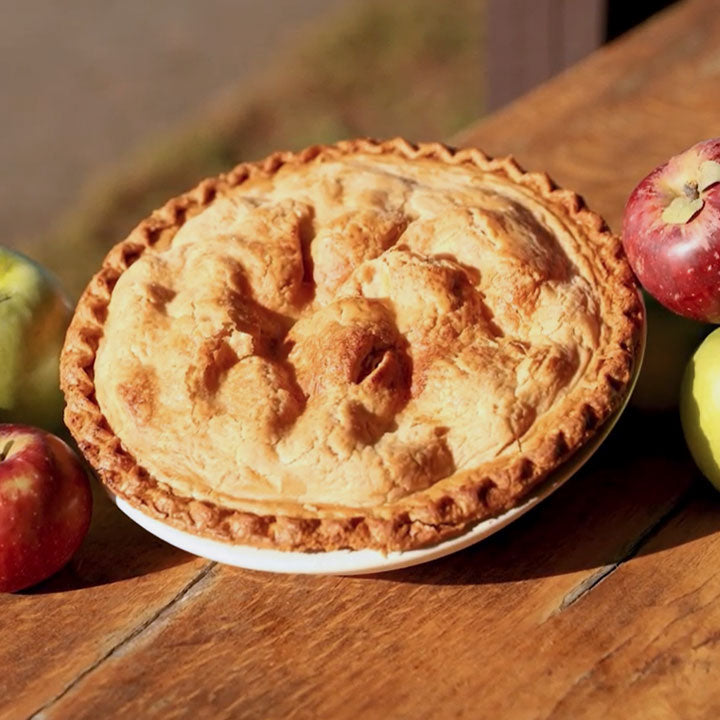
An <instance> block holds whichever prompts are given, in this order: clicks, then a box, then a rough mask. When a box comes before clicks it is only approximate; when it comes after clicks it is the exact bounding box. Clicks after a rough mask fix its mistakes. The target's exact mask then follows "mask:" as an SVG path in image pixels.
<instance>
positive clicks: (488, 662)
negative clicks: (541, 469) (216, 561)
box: [47, 416, 696, 719]
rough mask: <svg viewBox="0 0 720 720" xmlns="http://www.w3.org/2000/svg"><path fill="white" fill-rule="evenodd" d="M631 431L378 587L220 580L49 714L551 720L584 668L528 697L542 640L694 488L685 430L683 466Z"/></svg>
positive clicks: (572, 667)
mask: <svg viewBox="0 0 720 720" xmlns="http://www.w3.org/2000/svg"><path fill="white" fill-rule="evenodd" d="M637 422H639V420H638V417H637V416H628V417H627V418H626V419H625V420H624V421H623V423H622V426H621V427H620V428H619V432H616V434H615V435H614V437H613V438H612V440H611V441H609V443H608V445H607V446H606V447H604V448H603V450H602V452H601V454H600V455H599V456H597V457H596V458H595V459H594V460H593V461H591V464H590V466H589V467H588V468H587V469H586V470H585V471H583V472H582V473H581V475H580V476H579V477H577V478H576V479H575V480H574V481H573V482H571V483H569V484H568V485H566V486H565V487H564V488H562V489H561V490H560V491H558V493H557V494H556V495H554V496H553V497H552V498H550V499H549V500H548V501H546V503H544V504H543V505H542V506H541V507H540V508H538V510H537V511H534V512H533V513H531V514H530V515H528V516H526V517H525V518H524V519H522V520H521V521H519V522H517V523H516V524H514V525H513V526H511V527H510V528H508V529H507V530H506V531H504V532H502V533H500V534H499V535H497V536H494V537H493V538H491V539H489V540H488V541H486V542H483V543H481V544H479V545H477V546H476V547H474V548H471V549H469V550H467V551H465V552H462V553H459V554H457V555H455V556H453V557H450V558H447V559H444V560H441V561H437V562H434V563H431V564H429V565H426V566H421V567H418V568H414V569H409V570H405V571H398V572H395V573H390V574H387V575H383V576H377V577H369V578H322V577H297V576H296V577H292V576H277V577H272V576H267V575H263V574H260V573H252V572H242V571H237V570H233V569H230V568H221V567H217V568H215V569H214V570H213V571H212V574H211V576H209V577H208V579H207V581H206V583H205V585H204V587H203V588H202V591H201V592H198V593H197V594H193V595H192V598H191V599H190V600H188V601H185V602H183V603H182V604H181V605H178V606H176V608H175V610H174V612H173V614H172V615H171V616H169V617H168V618H167V619H166V620H165V621H164V622H162V623H155V624H154V625H152V626H150V627H149V628H148V629H147V631H146V632H144V633H143V634H141V635H139V636H138V637H137V638H136V639H135V640H134V641H133V642H132V643H131V644H130V645H129V646H128V647H127V648H126V650H125V652H124V653H123V654H121V655H117V656H113V657H111V658H109V659H108V660H107V661H106V662H105V663H103V664H102V665H101V666H99V667H98V668H97V669H96V670H95V671H94V672H92V673H90V674H88V675H87V676H86V677H84V678H83V679H82V680H81V681H80V682H78V683H77V685H76V686H75V687H73V689H72V691H71V692H69V693H67V694H66V695H65V696H64V697H63V698H62V699H61V700H60V701H59V702H57V703H55V704H54V705H53V706H52V707H51V709H50V711H49V713H48V715H47V716H48V717H57V718H65V717H73V718H78V719H80V718H88V719H89V718H94V717H97V716H98V714H101V713H102V712H103V710H104V709H105V708H106V707H109V706H112V707H116V708H122V711H123V713H124V714H127V715H129V716H147V715H150V716H160V715H162V717H167V718H185V717H190V716H191V715H194V714H196V713H197V712H198V711H200V710H202V711H203V712H204V713H205V716H207V717H250V718H269V717H272V718H285V717H292V718H310V717H327V718H339V719H342V718H356V717H401V718H404V717H408V718H410V717H413V718H433V717H470V718H474V717H478V716H479V715H478V708H482V710H483V714H487V716H489V717H492V716H503V715H504V713H505V712H506V711H507V710H509V709H512V708H511V707H510V706H509V703H510V702H512V703H514V705H515V707H516V708H517V707H522V705H523V704H524V703H525V702H527V700H528V698H529V697H533V698H534V699H533V703H535V704H536V706H537V707H540V705H538V703H540V697H539V696H538V692H541V694H543V693H544V696H543V698H542V705H543V706H544V707H545V708H546V709H547V710H548V711H549V710H550V709H551V708H552V706H553V704H554V703H555V701H556V698H557V697H558V696H559V694H561V693H563V692H566V691H567V690H568V689H569V688H570V687H571V686H572V683H573V682H574V681H575V679H576V677H577V675H578V674H579V670H578V667H584V666H577V665H576V664H575V662H574V660H573V659H572V658H568V662H567V663H566V667H565V668H564V670H563V672H562V675H558V676H557V681H556V685H555V687H550V686H548V687H547V689H546V690H542V689H541V688H542V687H543V686H544V685H545V683H544V682H543V683H541V686H540V687H538V688H536V687H534V686H533V684H532V683H530V682H528V684H526V685H523V687H522V692H519V690H520V688H518V687H517V685H516V681H517V678H518V676H519V675H521V674H522V673H529V672H530V670H529V667H528V668H525V665H526V664H527V663H528V660H531V662H530V665H532V666H533V667H534V666H535V662H534V658H535V656H536V654H537V652H538V648H537V647H536V646H535V645H536V643H540V644H544V645H545V646H546V652H547V653H548V654H549V655H551V656H552V655H553V652H555V653H557V650H558V648H557V647H555V650H554V651H553V649H552V648H553V642H557V641H559V640H560V639H561V636H556V637H555V639H554V641H553V640H551V638H550V636H548V635H547V634H546V630H545V628H547V627H552V623H553V622H554V621H553V618H554V617H555V616H556V615H562V614H564V613H565V612H567V611H568V609H570V608H572V607H573V606H574V605H575V604H577V603H578V602H581V601H582V599H583V596H584V593H585V592H587V591H588V589H589V588H590V587H592V585H593V584H594V583H595V582H597V581H598V580H599V579H600V578H601V577H603V576H604V575H605V574H608V573H611V572H612V570H613V569H614V568H615V566H616V565H617V564H618V563H620V562H621V561H622V560H623V559H624V558H627V557H628V556H629V555H632V554H633V553H635V552H636V550H637V548H636V543H637V542H638V538H641V537H642V536H643V535H644V534H645V533H647V532H649V531H650V529H651V528H654V527H655V526H657V524H658V523H662V522H663V521H664V519H665V518H666V517H667V515H668V513H672V512H673V508H675V507H676V505H677V503H678V501H679V500H680V499H681V498H682V497H684V496H685V495H686V493H687V492H689V488H692V483H693V480H694V479H695V478H696V474H695V471H694V470H693V469H692V467H691V466H690V465H689V463H687V461H686V458H685V457H684V454H683V453H682V452H680V448H679V447H678V446H677V443H676V442H675V443H673V440H672V437H673V436H674V437H675V438H676V437H677V435H676V433H668V434H667V438H665V441H666V443H667V445H668V447H675V449H676V452H675V454H674V456H668V457H667V458H663V459H662V460H657V459H647V458H643V457H642V456H641V457H637V458H634V459H633V457H632V455H631V453H630V448H631V447H632V448H634V447H635V444H636V442H640V444H641V447H642V448H643V449H644V450H645V455H647V454H648V453H649V450H650V448H651V447H653V446H654V444H655V443H656V442H657V435H656V434H651V433H648V434H647V435H646V436H645V437H644V438H643V437H642V436H640V438H639V440H638V439H637V438H635V439H634V440H633V429H634V427H635V425H636V424H637ZM654 429H655V430H656V432H660V431H661V430H662V428H654ZM673 430H676V428H673ZM592 622H596V619H595V620H592ZM548 623H550V624H548ZM148 668H152V672H151V673H148V672H147V670H148ZM536 669H537V672H539V673H540V674H543V673H545V672H546V670H547V669H548V667H546V666H541V665H538V666H537V668H536ZM556 670H557V669H556ZM499 675H501V676H502V677H499ZM199 678H200V679H201V680H200V681H198V679H199ZM510 690H511V691H512V692H511V693H510V695H509V696H508V692H509V691H510ZM472 698H474V700H473V701H472V702H470V700H471V699H472ZM441 708H450V709H451V712H450V711H449V712H448V714H447V715H445V714H444V712H441V711H440V709H441ZM498 713H499V714H498ZM510 716H511V717H515V716H517V717H523V715H521V714H517V715H510Z"/></svg>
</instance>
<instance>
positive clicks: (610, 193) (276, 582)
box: [0, 0, 720, 720]
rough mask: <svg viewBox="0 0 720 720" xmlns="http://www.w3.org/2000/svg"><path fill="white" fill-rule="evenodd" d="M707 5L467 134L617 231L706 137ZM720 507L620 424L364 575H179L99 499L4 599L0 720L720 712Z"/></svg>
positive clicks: (711, 21) (711, 72) (719, 104)
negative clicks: (541, 173) (554, 184)
mask: <svg viewBox="0 0 720 720" xmlns="http://www.w3.org/2000/svg"><path fill="white" fill-rule="evenodd" d="M719 10H720V3H718V2H713V1H710V0H706V1H704V2H703V1H698V2H689V3H683V4H681V5H680V6H678V7H676V8H675V9H674V10H671V11H670V12H668V13H665V14H663V15H662V16H660V17H659V18H658V19H656V20H653V21H651V22H650V23H648V24H646V25H645V26H643V27H642V28H640V29H639V30H638V31H636V32H634V33H632V34H630V35H629V36H626V37H625V38H623V39H622V40H621V41H620V42H618V43H617V44H614V45H612V46H610V47H607V48H605V49H603V50H601V51H599V52H597V53H595V54H594V55H593V56H591V57H590V58H589V59H588V60H587V61H586V62H584V63H582V64H581V65H579V66H576V67H574V68H573V69H571V70H570V71H569V72H567V73H566V74H564V75H562V76H561V77H559V78H558V79H556V80H555V81H554V82H552V83H550V84H549V85H547V86H545V87H543V88H541V89H539V90H538V91H536V92H534V93H533V94H531V95H529V96H527V97H525V98H523V99H522V100H520V101H519V102H517V103H515V104H514V105H512V106H510V107H509V108H507V109H506V110H504V111H502V112H501V113H498V114H497V115H495V116H493V117H491V118H489V119H487V120H485V121H483V122H481V123H479V124H478V125H476V126H475V127H472V128H470V129H469V130H468V131H467V132H465V133H464V134H463V135H462V137H461V138H460V141H461V142H462V143H473V144H477V145H479V146H481V147H483V148H485V149H487V150H488V151H489V152H491V153H497V154H503V153H507V152H512V153H514V154H515V155H516V156H517V157H518V158H519V159H520V161H521V162H522V163H524V164H525V165H527V166H528V167H530V168H535V169H547V170H548V171H549V172H550V173H551V174H552V175H554V176H555V177H556V179H557V180H558V181H559V182H560V183H562V184H565V185H567V186H569V187H572V188H574V189H577V190H579V191H580V192H582V193H583V194H585V195H586V197H587V198H588V201H589V203H590V204H591V205H592V206H593V207H595V208H596V209H597V210H599V211H600V212H602V213H603V214H605V216H606V217H607V219H608V221H609V222H610V224H611V225H612V226H614V227H615V228H617V227H619V223H620V216H621V212H622V207H623V202H624V199H625V198H626V196H627V195H628V193H629V191H630V189H631V188H632V186H633V185H634V184H635V182H636V181H637V180H638V179H639V178H640V177H641V176H643V175H644V174H645V173H646V171H648V170H649V169H650V168H651V167H653V166H654V165H655V164H656V163H658V162H660V161H662V160H664V159H665V158H666V157H667V156H669V155H670V154H672V153H674V152H676V151H678V150H680V149H682V148H684V147H685V146H688V145H690V144H692V143H693V142H695V141H696V140H698V139H701V138H704V137H709V136H712V135H717V134H720V92H719V90H720V12H718V11H719ZM718 530H720V499H719V498H718V496H717V495H716V494H715V493H714V492H713V491H711V490H710V489H709V486H708V485H707V484H706V483H705V482H704V481H703V480H701V479H700V478H699V476H698V474H697V472H696V471H695V470H694V468H693V466H692V464H691V463H690V462H689V460H688V458H687V456H686V454H685V451H684V449H683V446H682V441H681V439H680V435H679V430H678V426H677V421H676V418H675V417H674V414H670V415H669V416H659V417H655V418H653V417H647V416H641V415H637V414H632V413H631V414H627V415H626V416H625V418H624V419H623V421H622V422H621V424H620V426H619V427H618V428H617V429H616V431H615V432H614V433H613V436H612V438H611V439H610V440H609V441H608V443H607V444H606V445H605V446H604V448H603V449H602V450H601V452H600V454H599V456H597V457H596V458H595V459H594V460H593V461H592V462H591V464H590V465H589V466H588V467H587V468H586V469H585V470H583V471H582V472H580V473H579V474H578V475H577V476H576V477H575V478H574V479H573V480H572V481H571V482H570V483H569V484H567V485H566V486H565V487H564V488H563V489H562V490H560V491H559V492H557V493H556V494H555V495H554V496H553V497H552V498H550V499H549V500H548V501H546V502H545V503H544V504H543V505H541V506H540V507H539V508H538V509H536V510H534V511H533V512H531V513H530V514H529V515H527V516H525V517H524V518H523V519H522V520H520V521H518V522H517V523H515V524H514V525H512V526H510V527H509V528H507V529H506V530H504V531H502V532H501V533H499V534H497V535H495V536H494V537H492V538H491V539H489V540H487V541H485V542H483V543H480V544H479V545H477V546H475V547H474V548H471V549H469V550H466V551H464V552H462V553H459V554H457V555H455V556H453V557H450V558H446V559H444V560H441V561H436V562H434V563H431V564H429V565H426V566H421V567H417V568H414V569H409V570H405V571H397V572H394V573H390V574H387V575H382V576H376V577H368V578H333V577H291V576H272V575H265V574H261V573H256V572H244V571H239V570H235V569H231V568H227V567H222V566H219V565H216V564H214V563H211V562H207V561H205V560H201V559H197V558H193V557H191V556H189V555H187V554H185V553H183V552H180V551H177V550H175V549H173V548H172V547H169V546H167V545H165V544H163V543H162V542H160V541H158V540H155V539H154V538H153V537H151V536H149V535H148V534H146V533H145V532H144V531H142V530H140V529H139V528H137V527H135V526H134V525H133V524H132V523H131V522H130V521H128V520H126V519H125V518H124V517H123V516H121V515H120V514H119V513H118V512H117V511H116V510H114V509H113V508H111V506H110V505H109V503H108V502H107V501H103V500H101V499H100V497H99V498H98V506H97V512H96V514H95V518H94V522H93V527H92V531H91V533H90V536H89V538H88V540H87V542H86V543H85V545H84V546H83V548H82V550H81V551H80V553H79V554H78V555H77V557H76V558H75V559H74V561H73V562H72V564H71V565H70V566H69V567H68V568H67V569H66V570H65V571H64V572H63V573H61V574H60V575H58V576H57V577H55V578H53V579H52V580H51V581H49V582H48V583H45V584H44V585H43V586H41V587H40V588H38V589H36V590H34V591H32V592H29V593H26V594H21V595H15V596H3V597H0V625H1V627H2V643H1V644H0V668H1V669H2V672H0V718H19V717H27V716H34V717H47V718H73V720H80V719H81V718H88V719H93V720H96V719H97V718H106V717H110V716H122V717H129V718H136V717H143V718H145V717H162V718H186V717H187V718H193V719H194V718H202V717H213V718H216V717H238V718H246V717H247V718H286V717H292V718H312V717H320V718H357V717H368V718H456V717H457V718H481V717H489V718H513V719H514V718H568V719H572V720H576V719H577V718H586V717H588V718H589V717H592V718H596V717H604V718H623V719H625V718H644V719H645V718H651V719H652V718H676V717H677V718H700V717H702V718H718V717H720V681H719V680H718V677H717V676H718V673H719V672H720V533H718V532H717V531H718Z"/></svg>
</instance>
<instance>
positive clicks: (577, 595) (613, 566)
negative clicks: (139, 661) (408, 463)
mask: <svg viewBox="0 0 720 720" xmlns="http://www.w3.org/2000/svg"><path fill="white" fill-rule="evenodd" d="M695 490H696V487H695V483H693V484H692V485H691V486H690V487H689V488H688V489H687V490H686V491H685V492H684V493H682V495H680V497H679V498H678V499H677V500H676V501H675V502H674V503H673V504H672V505H671V506H670V508H668V510H667V511H666V512H665V513H663V514H662V515H661V516H660V517H659V518H658V519H657V520H656V521H655V522H653V523H651V524H650V525H649V526H648V527H646V528H645V529H644V530H643V531H642V532H641V533H640V534H639V535H638V536H637V538H636V539H635V540H634V541H633V542H632V543H631V544H630V545H629V546H628V548H627V550H626V551H625V552H624V553H623V554H622V556H621V557H620V558H619V559H618V560H616V561H614V562H612V563H609V564H607V565H604V566H603V567H601V568H599V569H598V570H596V571H595V572H594V573H592V574H591V575H589V576H588V577H587V578H585V579H584V580H582V581H581V582H580V583H578V584H577V585H576V586H575V587H574V588H572V589H571V590H570V591H569V592H567V593H566V594H565V596H564V597H563V599H562V601H561V602H560V604H559V605H558V607H557V609H556V610H554V611H553V612H552V613H551V615H550V616H549V617H553V616H555V615H557V614H559V613H561V612H563V611H565V610H567V609H568V608H569V607H571V606H572V605H574V604H575V603H576V602H578V601H579V600H580V599H581V598H583V597H584V596H585V595H587V594H588V593H589V592H590V591H591V590H592V589H593V588H594V587H596V586H597V585H598V584H599V583H601V582H602V581H603V580H605V579H606V578H608V577H609V576H610V575H612V574H613V573H614V572H615V571H616V570H617V569H618V568H619V567H620V566H621V565H623V564H624V563H626V562H627V561H628V560H631V559H632V558H633V557H635V556H636V555H637V554H638V552H640V550H641V549H642V547H643V546H644V545H645V544H646V543H647V542H648V541H649V540H650V539H651V538H653V537H654V536H655V535H657V534H658V533H659V532H660V530H662V528H664V527H665V526H666V525H667V524H668V523H669V522H670V521H671V520H672V519H673V518H674V517H676V516H677V515H679V514H680V513H681V512H682V510H683V509H684V508H685V507H686V506H687V505H688V504H689V502H690V501H691V499H692V497H693V494H694V492H695ZM216 567H217V563H215V562H209V563H208V564H207V565H205V566H204V567H203V568H202V569H201V570H200V572H198V574H197V575H195V577H193V578H192V579H191V580H190V581H189V582H188V583H187V584H186V585H185V586H184V587H183V588H182V589H181V590H180V591H179V592H178V593H177V594H176V595H175V596H174V597H173V598H172V599H171V600H170V601H169V602H168V603H166V604H165V605H163V606H162V607H161V608H160V609H159V610H157V611H156V612H155V613H153V615H152V616H151V617H149V618H148V619H147V620H145V621H144V622H142V623H141V624H140V625H138V626H137V627H135V628H133V630H131V631H130V632H129V633H128V634H127V635H126V636H125V637H123V638H122V639H121V640H120V641H119V642H118V643H117V644H115V645H113V647H111V648H110V650H108V651H107V652H106V653H105V654H104V655H103V656H102V657H100V658H98V659H97V660H96V661H95V662H94V663H92V664H91V665H89V666H88V667H87V668H85V669H84V670H83V671H82V672H80V673H79V674H78V675H76V676H75V678H73V680H72V681H71V682H70V683H68V684H67V685H66V686H65V687H64V688H63V689H62V690H61V691H60V692H59V693H58V694H57V695H55V696H54V697H52V698H51V699H50V700H48V701H47V702H46V703H45V704H44V705H42V706H41V707H39V708H38V709H37V710H35V711H34V712H33V713H32V714H31V715H30V716H29V720H42V719H43V718H44V717H45V713H46V712H47V711H49V710H51V709H52V706H53V705H55V703H57V702H58V701H59V700H61V699H62V698H63V697H65V696H66V695H67V694H68V693H70V692H71V691H72V690H73V689H74V688H75V687H77V685H79V684H80V682H82V681H83V680H84V679H85V678H86V677H87V676H88V675H90V674H91V673H93V672H94V671H95V670H97V669H98V668H99V667H100V666H101V665H102V664H103V663H104V662H105V661H106V660H108V659H110V658H112V657H113V656H115V655H117V654H118V653H120V652H122V651H123V650H124V649H125V648H126V647H127V646H128V645H129V644H130V643H132V642H133V641H134V640H137V639H138V638H139V637H140V636H142V635H144V634H145V633H147V632H148V631H149V630H150V629H151V628H152V627H153V626H154V625H155V624H156V623H157V622H159V621H162V620H164V619H166V618H167V617H168V616H169V615H171V613H172V611H173V609H174V608H175V606H176V605H177V604H178V603H179V602H180V601H181V600H183V599H184V598H185V597H187V596H188V594H189V593H190V592H191V591H192V590H196V591H198V590H199V589H200V587H201V586H202V585H203V584H204V582H203V581H205V580H206V579H207V578H208V577H209V576H210V573H211V572H212V570H213V569H215V568H216Z"/></svg>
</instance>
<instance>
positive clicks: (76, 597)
mask: <svg viewBox="0 0 720 720" xmlns="http://www.w3.org/2000/svg"><path fill="white" fill-rule="evenodd" d="M209 564H210V563H208V562H207V561H205V560H200V559H197V558H193V557H192V556H190V555H187V554H185V553H183V552H181V551H180V550H176V549H175V548H171V547H170V546H168V545H166V544H165V543H163V542H161V541H160V540H157V539H156V538H154V537H152V536H151V535H149V534H148V533H146V532H145V531H144V530H142V529H141V528H140V527H139V526H137V525H135V524H134V523H132V522H131V521H130V520H128V519H127V518H125V516H124V515H122V514H121V513H120V512H119V511H118V510H117V509H116V508H115V507H114V506H113V505H111V503H110V501H109V500H108V499H107V497H106V496H105V494H104V493H103V492H102V491H98V492H96V493H95V510H94V514H93V521H92V526H91V529H90V532H89V534H88V537H87V538H86V541H85V543H84V544H83V546H82V548H81V549H80V551H79V552H78V553H77V555H76V556H75V558H74V559H73V560H72V561H71V563H70V565H69V566H68V567H66V568H65V570H63V571H62V572H61V573H60V574H58V575H56V576H55V577H53V578H52V579H51V580H49V581H48V582H46V583H44V584H43V585H40V586H38V587H37V588H34V589H33V590H32V591H30V592H28V593H26V594H20V595H3V594H0V628H2V643H0V667H1V668H3V672H2V673H0V718H2V719H3V720H6V719H7V720H10V719H11V718H13V719H14V718H21V717H27V716H28V715H29V714H31V713H32V712H34V711H35V710H37V709H38V708H40V707H42V706H43V705H45V704H46V703H48V702H51V701H52V700H53V698H55V697H56V696H58V695H60V694H61V693H62V692H63V691H64V690H65V689H66V688H67V687H68V686H69V685H70V684H72V683H73V682H74V681H75V680H76V679H77V678H78V677H79V676H81V675H82V674H83V673H84V672H87V671H88V670H89V669H90V668H92V667H94V666H95V665H96V664H97V663H98V662H100V661H102V659H103V658H104V657H105V655H106V654H107V653H108V652H110V651H111V650H112V649H113V648H115V647H117V646H119V645H121V644H122V643H123V642H124V641H125V640H126V639H127V638H128V637H131V636H132V634H133V633H134V632H135V631H136V630H137V629H138V628H140V627H143V626H144V625H145V624H147V623H148V622H151V621H152V620H153V619H154V618H155V616H156V615H157V613H159V612H160V611H161V610H162V609H163V608H165V607H166V606H168V605H169V604H172V603H173V602H174V601H175V600H176V599H177V597H178V596H181V595H182V593H183V592H184V591H185V589H186V588H188V587H190V586H192V584H193V583H195V582H197V581H198V580H199V579H201V578H202V574H203V572H204V571H205V569H206V568H207V566H208V565H209Z"/></svg>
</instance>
